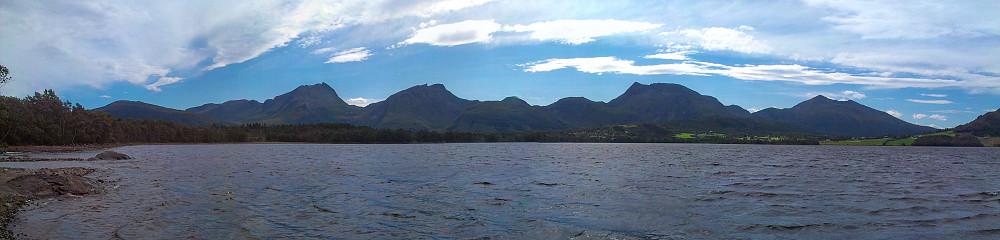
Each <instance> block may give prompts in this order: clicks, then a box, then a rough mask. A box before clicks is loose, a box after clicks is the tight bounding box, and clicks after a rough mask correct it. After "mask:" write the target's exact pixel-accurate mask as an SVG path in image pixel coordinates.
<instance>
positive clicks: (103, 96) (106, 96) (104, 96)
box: [97, 95, 111, 98]
mask: <svg viewBox="0 0 1000 240" xmlns="http://www.w3.org/2000/svg"><path fill="white" fill-rule="evenodd" d="M97 97H99V98H111V96H108V95H101V96H97Z"/></svg>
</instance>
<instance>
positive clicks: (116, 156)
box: [90, 151, 132, 160]
mask: <svg viewBox="0 0 1000 240" xmlns="http://www.w3.org/2000/svg"><path fill="white" fill-rule="evenodd" d="M125 159H132V157H130V156H129V155H125V154H124V153H120V152H115V151H104V152H102V153H98V154H97V156H94V157H93V158H90V160H125Z"/></svg>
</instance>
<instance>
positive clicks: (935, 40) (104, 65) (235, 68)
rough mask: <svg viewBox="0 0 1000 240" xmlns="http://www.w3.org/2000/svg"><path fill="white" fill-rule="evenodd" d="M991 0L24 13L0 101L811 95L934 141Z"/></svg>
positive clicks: (759, 104)
mask: <svg viewBox="0 0 1000 240" xmlns="http://www.w3.org/2000/svg"><path fill="white" fill-rule="evenodd" d="M997 9H1000V1H921V0H905V1H867V0H866V1H853V0H845V1H827V0H776V1H658V0H653V1H609V0H599V1H586V0H583V1H581V0H573V1H531V0H525V1H521V0H472V1H457V0H444V1H425V0H368V1H309V0H305V1H270V0H268V1H255V0H235V1H225V0H220V1H183V0H178V1H128V0H126V1H34V0H5V1H3V2H2V3H0V64H2V65H3V66H6V67H8V68H9V69H10V72H11V73H10V76H11V77H13V79H14V80H13V81H11V82H9V83H8V84H6V85H3V86H0V94H2V95H7V96H16V97H24V96H27V95H29V94H33V93H34V92H39V91H42V90H43V89H53V90H55V92H56V93H57V94H59V95H60V96H61V97H62V99H63V100H65V101H71V102H74V103H80V104H82V105H83V106H84V107H86V108H97V107H101V106H104V105H106V104H108V103H111V102H113V101H116V100H133V101H143V102H147V103H152V104H156V105H160V106H164V107H169V108H175V109H186V108H190V107H195V106H199V105H202V104H205V103H222V102H225V101H228V100H235V99H254V100H258V101H263V100H266V99H269V98H273V97H274V96H277V95H280V94H282V93H285V92H288V91H291V90H292V89H294V88H295V87H297V86H300V85H312V84H317V83H323V82H325V83H327V84H329V85H330V86H332V87H333V88H334V89H335V90H336V91H337V93H338V94H339V95H340V96H341V98H343V99H344V100H345V101H347V102H348V103H350V104H355V105H360V106H363V105H366V104H370V103H372V102H377V101H379V100H382V99H385V98H386V97H388V96H389V95H391V94H393V93H396V92H398V91H400V90H403V89H406V88H409V87H412V86H415V85H421V84H435V83H441V84H444V85H445V87H446V88H448V89H449V90H450V91H452V92H453V93H454V94H455V95H457V96H458V97H461V98H465V99H471V100H500V99H503V98H505V97H507V96H516V97H519V98H521V99H524V100H525V101H527V102H528V103H530V104H534V105H548V104H550V103H552V102H555V101H557V100H559V99H560V98H563V97H586V98H588V99H591V100H595V101H604V102H607V101H610V100H611V99H614V98H615V97H617V96H618V95H620V94H621V93H623V92H624V91H625V90H626V89H627V88H628V87H629V86H630V85H631V84H632V83H633V82H640V83H645V84H649V83H660V82H663V83H677V84H681V85H684V86H687V87H689V88H691V89H693V90H695V91H698V92H700V93H701V94H704V95H710V96H713V97H716V98H718V99H719V101H721V102H722V103H723V104H726V105H730V104H736V105H739V106H741V107H743V108H745V109H747V110H750V111H757V110H761V109H765V108H769V107H777V108H788V107H792V106H794V105H795V104H797V103H799V102H801V101H804V100H807V99H809V98H811V97H814V96H816V95H824V96H827V97H830V98H833V99H837V100H854V101H857V102H859V103H862V104H865V105H867V106H870V107H872V108H874V109H877V110H880V111H885V112H887V113H889V114H890V115H893V116H895V117H897V118H899V119H902V120H905V121H908V122H912V123H916V124H919V125H926V126H933V127H938V128H947V127H954V126H957V125H960V124H964V123H967V122H969V121H971V120H973V119H975V118H976V117H977V116H979V115H981V114H983V113H985V112H987V111H993V110H996V109H997V108H1000V18H998V17H996V13H997Z"/></svg>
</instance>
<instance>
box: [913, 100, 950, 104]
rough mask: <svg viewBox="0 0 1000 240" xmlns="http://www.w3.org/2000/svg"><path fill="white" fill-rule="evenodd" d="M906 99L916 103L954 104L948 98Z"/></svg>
mask: <svg viewBox="0 0 1000 240" xmlns="http://www.w3.org/2000/svg"><path fill="white" fill-rule="evenodd" d="M906 101H910V102H915V103H926V104H952V103H954V102H952V101H948V100H920V99H906Z"/></svg>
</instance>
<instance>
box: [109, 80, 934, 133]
mask: <svg viewBox="0 0 1000 240" xmlns="http://www.w3.org/2000/svg"><path fill="white" fill-rule="evenodd" d="M97 110H101V111H105V112H108V113H110V114H112V115H114V116H116V117H119V118H153V119H161V120H168V121H174V122H177V123H182V124H189V125H202V126H203V125H211V124H247V123H264V124H272V125H275V124H308V123H349V124H354V125H362V126H371V127H376V128H402V129H410V130H447V131H460V132H515V131H541V130H565V129H573V128H584V127H595V126H604V125H615V124H632V123H668V122H669V123H671V124H675V125H685V124H684V123H683V122H684V121H699V119H706V118H716V119H718V117H722V119H727V120H726V121H725V122H727V124H732V125H745V126H786V125H787V126H791V127H794V128H795V129H803V130H804V131H808V132H812V133H815V134H825V135H839V136H858V137H866V136H884V135H910V134H921V133H927V132H933V131H935V129H933V128H930V127H925V126H918V125H914V124H912V123H908V122H905V121H903V120H900V119H898V118H895V117H893V116H891V115H889V114H887V113H885V112H882V111H879V110H875V109H872V108H870V107H867V106H864V105H862V104H860V103H857V102H854V101H850V100H849V101H836V100H832V99H829V98H826V97H824V96H817V97H815V98H812V99H810V100H807V101H805V102H802V103H799V104H798V105H795V106H794V107H792V108H787V109H776V108H769V109H765V110H761V111H758V112H755V113H750V112H748V111H747V110H745V109H743V108H742V107H739V106H736V105H729V106H726V105H723V104H722V103H721V102H719V101H718V100H717V99H716V98H714V97H711V96H706V95H701V94H700V93H698V92H696V91H694V90H691V89H689V88H687V87H684V86H682V85H679V84H670V83H654V84H641V83H634V84H632V85H631V86H630V87H629V88H628V89H627V90H626V91H625V92H624V93H623V94H622V95H620V96H618V97H617V98H615V99H612V100H611V101H609V102H607V103H604V102H599V101H592V100H589V99H586V98H583V97H568V98H563V99H560V100H558V101H556V102H554V103H552V104H550V105H548V106H533V105H530V104H528V103H527V102H525V101H524V100H521V99H519V98H517V97H508V98H505V99H503V100H501V101H477V100H467V99H462V98H459V97H457V96H455V95H454V94H452V93H451V92H450V91H448V90H447V89H446V88H445V87H444V85H441V84H434V85H426V84H425V85H418V86H414V87H411V88H408V89H405V90H403V91H400V92H397V93H395V94H393V95H391V96H389V97H388V98H386V100H383V101H381V102H377V103H372V104H370V105H368V106H366V107H357V106H353V105H349V104H347V103H346V102H344V100H343V99H341V98H340V97H339V96H338V95H337V92H336V91H335V90H334V89H333V88H332V87H330V86H329V85H327V84H326V83H320V84H315V85H305V86H299V87H298V88H296V89H294V90H292V91H291V92H288V93H285V94H282V95H279V96H277V97H275V98H273V99H268V100H266V101H264V102H263V103H261V102H258V101H255V100H232V101H227V102H224V103H221V104H215V103H210V104H205V105H201V106H197V107H193V108H189V109H186V110H184V111H180V110H174V109H168V108H163V107H159V106H155V105H150V104H145V103H141V102H131V101H117V102H114V103H112V104H109V105H108V106H104V107H101V108H98V109H97ZM734 121H736V122H740V121H744V122H745V123H742V124H741V123H734ZM749 123H753V124H749Z"/></svg>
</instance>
